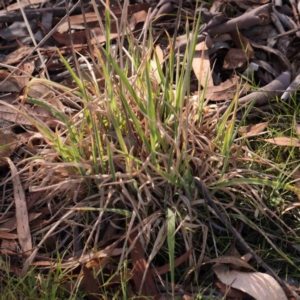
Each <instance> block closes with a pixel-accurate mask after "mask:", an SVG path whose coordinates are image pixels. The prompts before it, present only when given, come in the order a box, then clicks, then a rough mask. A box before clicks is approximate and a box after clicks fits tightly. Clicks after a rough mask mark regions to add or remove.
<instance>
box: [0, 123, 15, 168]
mask: <svg viewBox="0 0 300 300" xmlns="http://www.w3.org/2000/svg"><path fill="white" fill-rule="evenodd" d="M16 146H17V138H16V135H15V134H14V132H13V131H12V130H11V129H10V128H8V127H7V128H1V129H0V167H1V166H3V165H7V161H6V158H7V157H10V156H11V155H12V154H13V152H14V151H15V149H16Z"/></svg>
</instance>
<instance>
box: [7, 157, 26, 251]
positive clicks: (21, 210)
mask: <svg viewBox="0 0 300 300" xmlns="http://www.w3.org/2000/svg"><path fill="white" fill-rule="evenodd" d="M7 161H8V164H9V167H10V170H11V174H12V182H13V186H14V200H15V206H16V219H17V233H18V240H19V243H20V246H21V249H22V251H23V252H27V254H30V250H32V241H31V234H30V227H29V219H28V211H27V206H26V198H25V193H24V190H23V187H22V183H21V180H20V177H19V175H18V172H17V168H16V167H15V165H14V164H13V162H12V161H11V160H10V159H9V158H7Z"/></svg>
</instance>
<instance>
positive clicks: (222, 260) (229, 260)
mask: <svg viewBox="0 0 300 300" xmlns="http://www.w3.org/2000/svg"><path fill="white" fill-rule="evenodd" d="M211 263H219V264H230V265H234V266H235V267H242V268H247V269H250V270H254V271H255V269H254V268H253V267H252V266H250V265H249V264H248V263H247V262H246V261H244V260H243V259H240V258H238V257H236V256H219V257H217V258H214V259H211V260H209V261H206V262H205V263H203V264H211Z"/></svg>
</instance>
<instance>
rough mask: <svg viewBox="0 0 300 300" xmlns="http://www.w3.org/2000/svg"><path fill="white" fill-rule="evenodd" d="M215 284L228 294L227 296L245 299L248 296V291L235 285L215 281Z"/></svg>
mask: <svg viewBox="0 0 300 300" xmlns="http://www.w3.org/2000/svg"><path fill="white" fill-rule="evenodd" d="M215 286H216V287H217V288H219V289H220V290H221V293H223V294H224V295H226V297H231V298H238V299H243V298H244V297H246V296H248V295H247V294H246V293H244V292H242V291H240V290H237V289H235V288H233V287H230V286H227V285H226V284H224V283H222V282H215Z"/></svg>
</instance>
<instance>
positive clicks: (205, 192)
mask: <svg viewBox="0 0 300 300" xmlns="http://www.w3.org/2000/svg"><path fill="white" fill-rule="evenodd" d="M194 182H195V186H196V187H197V188H198V190H200V191H201V192H202V194H203V197H204V200H205V201H206V203H207V205H209V206H210V207H211V208H212V209H213V210H214V211H215V213H216V215H217V216H218V217H219V218H220V220H221V221H222V222H223V223H224V225H225V226H226V227H227V228H228V230H229V231H230V232H231V233H232V234H233V235H234V237H235V238H236V240H237V241H238V242H239V243H240V245H241V246H242V248H243V249H244V251H245V252H247V253H250V254H251V255H252V257H253V258H254V259H255V260H256V262H257V263H258V264H259V265H260V266H261V267H263V268H264V269H265V270H266V271H267V272H268V273H269V274H271V275H272V276H273V278H274V279H275V280H277V282H278V283H279V284H280V285H281V286H283V287H284V289H286V290H288V291H289V292H290V293H291V294H292V295H293V297H294V298H295V299H297V300H300V297H299V296H298V295H297V293H296V292H295V291H293V290H292V289H291V288H290V287H289V286H288V285H287V284H286V282H285V281H284V280H282V279H281V278H279V277H278V275H277V274H276V273H275V272H274V270H273V269H272V268H270V267H269V266H268V265H267V264H266V263H265V262H264V261H263V260H262V259H261V258H260V257H259V256H258V255H257V254H256V252H255V251H254V250H253V249H252V248H251V247H250V246H249V245H248V244H247V243H246V242H245V240H244V239H243V238H242V236H241V235H240V234H239V233H238V232H237V231H236V230H235V228H234V227H233V226H232V225H231V224H230V223H229V222H228V220H227V218H225V217H224V215H223V214H222V213H221V212H220V210H219V209H218V207H217V205H216V204H215V202H214V201H213V199H212V198H211V196H210V194H209V191H208V189H207V188H206V186H205V185H204V184H203V183H202V181H201V179H198V178H195V177H194Z"/></svg>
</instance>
